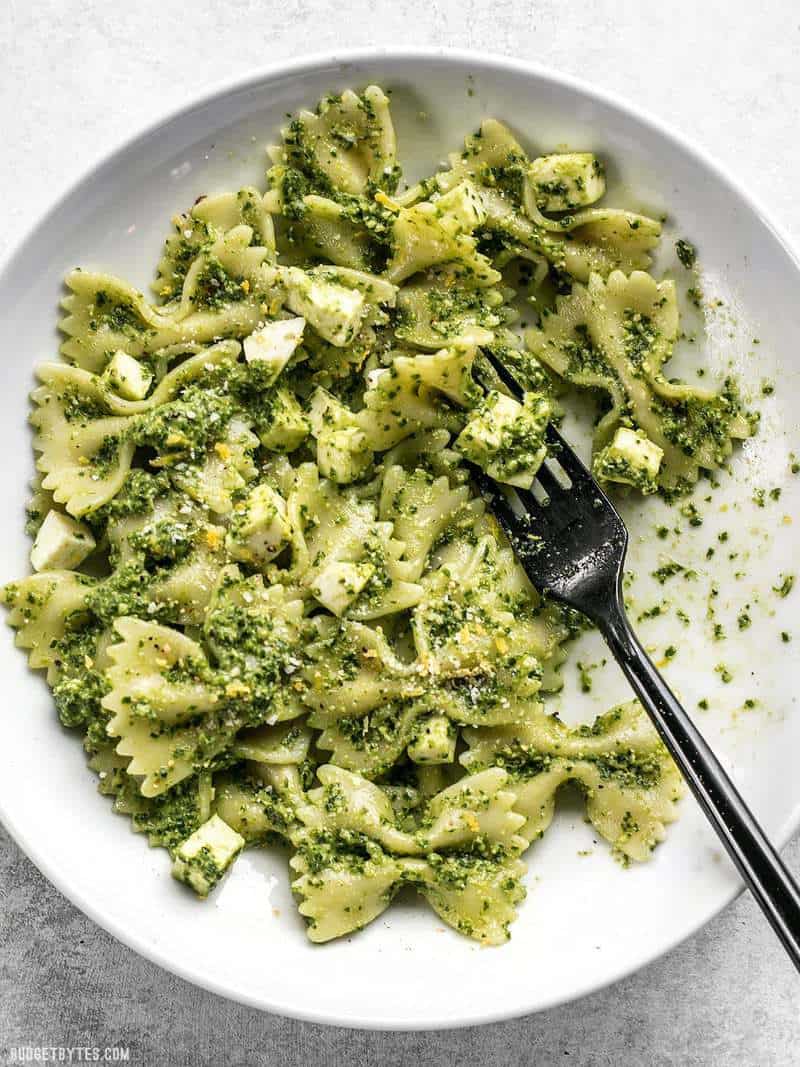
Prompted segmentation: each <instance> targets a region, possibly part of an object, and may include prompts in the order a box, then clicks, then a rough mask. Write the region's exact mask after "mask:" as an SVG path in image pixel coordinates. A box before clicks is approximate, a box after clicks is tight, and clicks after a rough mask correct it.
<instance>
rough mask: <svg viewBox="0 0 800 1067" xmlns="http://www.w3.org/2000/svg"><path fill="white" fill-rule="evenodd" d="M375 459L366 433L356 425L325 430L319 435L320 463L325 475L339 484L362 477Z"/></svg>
mask: <svg viewBox="0 0 800 1067" xmlns="http://www.w3.org/2000/svg"><path fill="white" fill-rule="evenodd" d="M371 463H372V450H371V449H370V448H369V446H368V444H367V435H366V434H365V433H364V431H363V430H361V429H359V428H358V427H357V426H345V427H343V428H342V429H341V430H323V431H322V433H321V434H320V435H319V436H318V437H317V466H318V467H319V469H320V473H321V474H322V476H323V477H324V478H330V479H331V481H333V482H336V483H337V485H349V484H350V483H351V482H354V481H356V480H357V479H358V478H360V477H361V475H362V474H364V473H365V472H366V471H367V470H368V469H369V466H370V464H371Z"/></svg>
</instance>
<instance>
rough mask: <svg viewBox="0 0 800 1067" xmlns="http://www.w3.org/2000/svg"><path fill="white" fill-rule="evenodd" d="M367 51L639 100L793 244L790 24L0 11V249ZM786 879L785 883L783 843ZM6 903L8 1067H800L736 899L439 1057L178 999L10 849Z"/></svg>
mask: <svg viewBox="0 0 800 1067" xmlns="http://www.w3.org/2000/svg"><path fill="white" fill-rule="evenodd" d="M378 11H379V16H378V17H376V13H377V12H378ZM342 12H346V14H347V17H346V18H343V17H342ZM372 44H395V45H402V44H406V45H421V44H437V45H452V46H460V47H470V48H480V49H485V50H489V51H494V52H499V53H505V54H508V55H513V56H518V57H521V58H529V59H536V60H539V61H541V62H544V63H547V64H549V65H551V66H553V67H556V68H560V69H561V70H564V71H567V72H570V73H574V74H577V75H580V76H582V77H584V78H586V79H589V80H591V81H593V82H595V83H597V84H598V85H600V86H603V87H605V88H609V89H613V90H617V91H619V92H621V93H623V94H625V95H627V96H629V97H632V98H634V97H635V98H636V99H637V100H639V101H640V102H641V103H642V104H643V105H645V106H646V107H647V108H649V109H650V110H652V111H653V112H655V113H656V114H658V115H660V116H662V117H663V118H665V119H667V120H668V121H670V122H671V123H672V124H673V125H675V126H676V127H677V128H678V129H680V130H683V131H684V132H685V133H687V134H688V135H690V136H691V137H693V138H695V139H696V140H697V141H698V142H700V143H702V144H703V145H705V146H706V147H707V148H708V149H709V150H710V151H711V152H712V153H714V154H715V155H716V156H717V157H718V159H720V160H721V161H722V162H723V163H725V164H728V165H730V167H731V168H732V169H733V170H734V172H735V173H736V174H737V175H738V176H739V177H741V178H742V179H743V180H744V181H745V182H746V183H747V184H748V185H749V186H750V187H751V188H752V189H753V190H754V191H755V192H756V193H757V194H759V195H760V196H761V197H762V198H763V200H764V201H765V202H766V203H768V204H770V205H771V207H772V209H773V211H774V213H775V215H776V217H777V218H779V219H781V221H782V222H783V224H784V225H785V226H786V228H787V229H788V231H789V232H790V233H791V234H793V236H794V238H795V239H796V241H797V242H798V243H800V217H798V213H797V193H796V190H797V175H798V173H800V140H799V139H798V137H797V131H798V128H799V127H798V110H800V10H798V7H797V4H796V2H795V0H760V2H759V3H755V4H754V3H752V0H748V2H747V3H741V2H735V0H734V2H732V0H728V2H724V0H717V2H709V0H700V2H698V0H673V2H671V3H669V4H664V5H657V4H644V3H641V2H640V0H594V2H593V3H591V4H569V3H564V2H563V0H539V2H536V3H529V2H523V0H491V2H487V0H403V2H402V3H398V4H391V5H390V4H383V5H379V3H378V0H283V2H282V3H274V2H270V0H191V2H187V0H135V2H133V3H131V2H130V0H34V2H31V0H0V129H2V136H3V140H4V145H3V150H2V151H0V190H2V193H3V196H2V218H3V226H2V229H3V231H4V233H5V236H6V238H7V239H8V240H10V241H12V242H13V241H14V240H15V239H16V238H17V236H18V235H19V234H20V233H21V232H22V231H23V230H24V228H25V227H26V226H27V225H28V224H29V222H30V221H31V220H32V218H33V217H34V216H36V215H38V214H39V213H40V211H41V209H42V208H43V207H44V206H45V204H46V202H47V201H49V200H50V199H51V198H52V197H53V196H54V195H55V194H56V193H57V192H58V191H59V190H60V189H61V188H62V187H63V186H64V185H65V184H66V183H67V182H69V181H71V180H72V178H73V177H74V176H76V175H77V174H78V173H79V172H80V171H81V170H83V169H84V167H85V166H86V165H87V162H88V161H89V160H91V159H93V158H95V157H96V156H97V155H98V153H100V152H102V151H105V150H106V149H107V148H110V147H112V146H113V145H115V144H116V143H118V142H119V141H121V140H122V139H123V138H124V137H126V136H127V135H128V133H129V132H130V131H132V130H135V129H136V128H137V127H139V126H141V125H143V124H145V123H146V122H148V121H150V120H151V119H153V118H154V117H156V116H157V115H158V114H159V113H160V112H162V111H163V110H164V109H168V108H172V107H173V106H175V105H178V104H180V103H181V102H183V101H184V100H186V99H187V98H188V97H189V96H191V95H192V94H194V93H195V92H197V91H198V90H200V89H202V88H203V87H205V86H206V85H207V84H208V83H209V81H215V80H219V79H221V78H227V77H229V76H231V75H233V74H235V73H236V72H237V71H241V70H246V69H248V68H250V67H255V66H258V65H263V64H264V63H266V62H269V61H271V60H278V59H281V58H284V57H291V56H297V55H301V54H303V53H304V52H307V51H309V50H310V49H313V50H315V51H316V50H324V49H334V48H342V47H345V46H347V45H351V46H358V45H372ZM4 710H5V711H6V712H9V713H10V712H12V711H13V712H14V713H22V712H23V711H24V709H4ZM45 787H46V786H45ZM787 855H788V859H789V861H790V863H791V864H792V867H793V869H794V870H796V871H797V870H800V847H799V845H798V841H795V842H794V845H793V846H791V847H790V848H789V850H788V852H787ZM0 901H1V902H2V904H1V905H0V1063H5V1062H8V1059H9V1049H10V1047H11V1046H13V1045H19V1044H22V1045H65V1046H78V1045H84V1044H87V1045H96V1046H105V1045H111V1044H122V1045H129V1046H130V1048H131V1062H132V1063H147V1064H150V1063H153V1064H160V1063H164V1064H170V1065H175V1067H178V1065H182V1064H192V1065H201V1064H206V1063H208V1064H220V1065H222V1064H231V1065H238V1064H245V1063H248V1064H250V1063H263V1064H278V1063H280V1064H282V1065H286V1067H294V1065H299V1064H303V1065H308V1067H322V1065H326V1067H327V1065H330V1064H339V1063H345V1062H347V1063H350V1064H352V1065H353V1067H360V1065H366V1064H380V1065H384V1064H386V1065H393V1064H418V1063H431V1064H437V1065H438V1064H459V1065H466V1064H480V1065H482V1067H484V1065H485V1067H495V1065H501V1064H503V1065H504V1064H521V1063H535V1064H545V1065H546V1064H551V1063H557V1062H558V1063H565V1062H568V1063H570V1064H573V1065H575V1067H577V1065H584V1064H585V1065H588V1064H592V1065H593V1067H594V1065H606V1064H613V1065H615V1067H616V1065H627V1064H635V1065H648V1067H649V1065H663V1064H681V1065H684V1064H686V1065H691V1064H702V1065H703V1067H717V1065H722V1064H730V1063H734V1062H735V1063H737V1064H748V1065H749V1064H754V1065H755V1064H758V1065H759V1067H771V1065H775V1067H779V1065H790V1064H797V1063H798V1062H799V1061H800V1053H798V1052H797V1050H796V1045H797V1043H798V1039H800V1011H798V1009H799V1008H800V998H798V986H797V982H796V978H795V976H794V975H793V973H792V971H791V968H790V965H789V964H788V962H787V961H786V959H785V958H784V957H783V956H782V953H781V951H780V949H779V948H778V947H777V944H776V942H775V941H774V938H773V937H772V935H771V934H770V933H769V932H768V930H767V929H765V926H764V923H763V922H762V921H761V919H760V917H759V915H758V914H757V912H756V909H755V907H754V906H753V904H752V902H751V901H750V900H749V899H747V898H742V899H740V900H739V901H738V902H737V903H736V904H734V905H733V906H732V907H731V908H729V909H728V910H727V912H726V913H725V914H724V915H722V916H721V917H720V918H718V919H717V920H716V921H715V922H713V923H711V925H710V926H709V927H708V928H707V929H706V930H704V931H703V932H702V933H701V934H699V935H698V936H697V937H695V938H694V939H692V941H691V942H689V943H688V944H686V945H683V946H682V947H680V948H678V949H676V950H675V951H674V952H672V953H671V954H670V955H669V956H667V957H666V958H664V959H662V960H661V961H659V962H658V963H656V964H654V965H653V966H651V967H649V968H648V969H646V970H645V971H643V972H641V973H640V974H638V975H636V976H634V977H632V978H630V979H628V980H627V981H625V982H622V983H621V984H619V985H617V986H615V987H613V988H612V989H609V990H606V991H604V992H601V993H598V994H596V995H594V996H592V997H589V998H587V999H585V1000H583V1001H581V1002H580V1003H578V1004H574V1005H570V1006H567V1007H564V1008H559V1009H556V1010H553V1011H550V1012H547V1013H546V1014H542V1015H538V1016H533V1017H530V1018H528V1019H523V1020H520V1021H517V1022H513V1023H508V1024H503V1025H494V1026H489V1027H483V1028H479V1029H474V1030H467V1031H456V1032H452V1033H438V1034H436V1033H430V1034H370V1033H364V1032H353V1031H347V1030H336V1029H330V1028H324V1027H318V1026H310V1025H306V1024H303V1023H297V1022H293V1021H291V1020H286V1019H281V1018H277V1017H273V1016H267V1015H263V1014H260V1013H257V1012H254V1011H251V1010H249V1009H246V1008H242V1007H239V1006H237V1005H234V1004H229V1003H227V1002H225V1001H222V1000H219V999H218V998H216V997H214V996H212V995H210V994H208V993H204V992H201V991H200V990H197V989H194V988H193V987H191V986H189V985H187V984H186V983H185V982H183V981H181V980H180V979H177V978H174V977H172V976H171V975H169V974H166V973H165V972H163V971H161V970H159V969H158V968H156V967H154V966H153V965H151V964H149V963H147V962H145V961H143V960H141V959H139V958H138V957H137V956H135V955H134V954H133V953H132V952H130V951H129V950H128V949H126V948H123V947H122V946H121V945H119V944H117V943H116V942H115V941H114V940H112V938H110V937H109V936H108V935H107V934H105V933H104V932H103V931H102V930H100V929H98V928H97V927H96V926H94V924H93V923H91V922H90V921H89V920H88V919H86V918H84V917H83V915H81V914H80V913H78V912H77V911H76V910H75V909H74V908H73V907H72V906H71V905H70V904H68V903H67V902H66V901H65V900H64V899H63V898H62V897H61V896H60V895H59V894H58V893H57V892H56V891H55V890H54V889H53V888H52V887H51V886H50V885H48V883H47V882H46V881H45V880H44V879H43V878H42V877H41V875H39V873H38V872H37V871H36V870H35V869H34V868H33V867H32V865H31V864H30V863H29V862H28V861H27V860H26V859H25V858H24V857H23V856H22V854H21V853H20V852H19V850H18V849H17V848H16V846H15V845H14V844H13V843H12V842H11V841H10V840H9V839H8V838H7V836H6V835H4V834H3V832H2V830H0ZM265 965H268V961H265ZM531 966H532V967H535V966H536V961H535V960H532V961H531ZM309 978H310V981H313V976H309ZM566 1057H569V1059H568V1060H567V1059H566Z"/></svg>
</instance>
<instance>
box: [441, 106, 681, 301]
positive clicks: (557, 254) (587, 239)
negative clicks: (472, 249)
mask: <svg viewBox="0 0 800 1067" xmlns="http://www.w3.org/2000/svg"><path fill="white" fill-rule="evenodd" d="M580 160H583V161H584V165H585V169H587V173H586V174H585V175H582V174H579V173H577V172H576V171H575V168H576V166H578V163H579V161H580ZM450 165H451V169H450V170H449V171H444V172H441V173H439V174H438V175H437V176H436V184H437V186H438V188H440V189H453V188H454V187H457V185H458V183H461V182H463V181H465V180H469V181H471V182H472V183H473V185H474V187H475V188H476V189H477V194H478V198H479V200H480V205H481V209H482V212H483V216H484V217H483V221H482V223H481V227H482V231H481V232H485V233H489V234H491V235H492V236H493V237H494V242H491V243H492V245H493V250H494V252H495V253H496V254H498V255H499V256H500V257H501V258H505V257H504V255H503V253H504V252H509V253H511V254H512V255H516V256H519V255H525V256H528V255H533V256H535V257H539V256H541V257H542V258H543V259H544V260H546V261H547V262H548V263H550V264H551V265H552V266H553V267H554V268H555V269H556V270H557V271H564V272H566V273H567V274H568V275H571V276H572V277H574V278H577V279H578V280H579V281H586V280H587V279H588V277H589V274H590V272H591V271H597V272H599V273H600V274H603V275H606V274H608V273H609V272H610V271H612V270H616V269H621V270H624V271H631V270H643V269H646V268H647V267H648V266H649V265H650V255H649V253H650V251H651V250H652V249H653V248H654V247H655V246H656V245H657V243H658V238H659V236H660V233H661V225H660V223H658V222H657V221H656V220H654V219H650V218H647V217H646V216H644V215H637V214H634V213H633V212H630V211H621V210H617V209H609V208H592V207H587V206H584V207H583V210H580V211H576V212H574V213H573V214H569V215H561V217H559V218H558V219H549V218H546V217H545V216H544V215H542V213H541V210H540V205H542V206H544V207H545V208H546V209H547V210H559V211H561V210H564V208H565V207H566V206H567V204H566V201H565V199H564V198H565V197H566V199H567V200H568V201H569V210H570V211H572V210H573V207H577V206H581V205H588V204H590V203H592V202H594V201H595V200H597V199H599V197H600V196H602V194H603V191H604V186H603V184H602V183H601V182H600V180H599V177H598V171H599V170H602V165H601V164H600V162H599V161H598V160H597V159H596V158H595V157H594V156H592V154H591V153H577V154H575V153H567V154H564V155H561V156H558V155H555V156H544V157H539V158H538V159H536V160H534V161H533V162H531V161H530V160H529V159H528V157H527V155H526V154H525V152H524V150H523V148H522V147H521V145H520V144H519V143H518V142H517V140H516V139H515V138H514V137H513V135H512V134H511V132H510V131H509V130H508V129H507V128H506V127H505V126H503V124H502V123H500V122H497V121H496V120H494V119H487V120H486V121H485V122H484V123H483V124H482V125H481V128H480V130H479V131H478V133H476V134H474V135H472V136H471V137H468V138H467V140H466V146H465V150H464V152H463V153H461V154H457V153H456V154H454V155H452V156H451V157H450ZM559 167H560V168H561V169H562V170H563V169H564V167H567V168H568V169H569V170H570V174H571V175H572V176H571V178H570V184H569V185H567V183H566V182H565V181H564V179H563V177H562V178H561V179H560V180H559V181H558V182H557V183H553V181H550V182H546V183H545V184H546V186H547V188H548V192H547V195H546V197H545V201H544V202H542V197H541V195H540V194H541V192H542V190H541V184H542V181H541V179H542V173H543V168H545V169H548V170H551V171H552V170H554V168H555V170H557V169H558V168H559ZM556 194H557V195H556ZM556 203H558V204H559V205H560V206H559V207H556Z"/></svg>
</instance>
